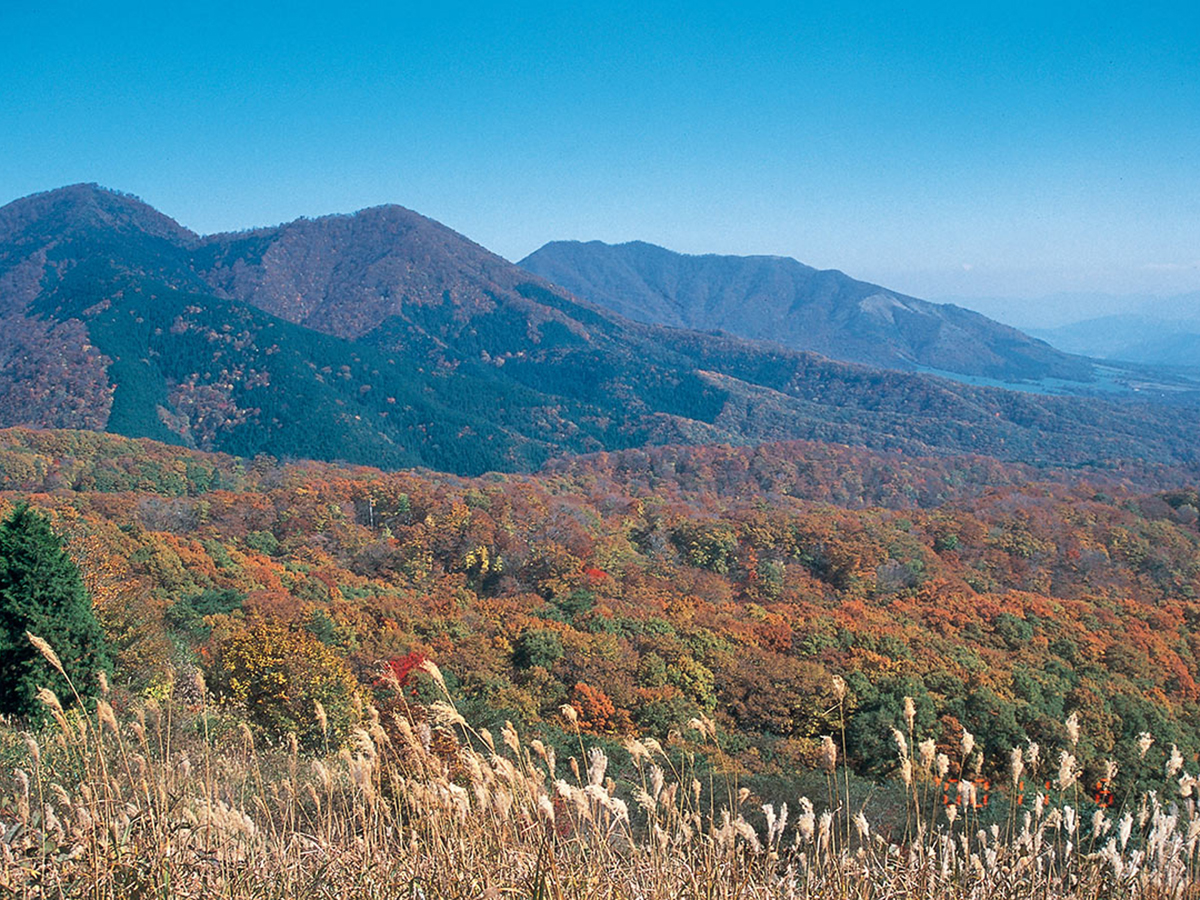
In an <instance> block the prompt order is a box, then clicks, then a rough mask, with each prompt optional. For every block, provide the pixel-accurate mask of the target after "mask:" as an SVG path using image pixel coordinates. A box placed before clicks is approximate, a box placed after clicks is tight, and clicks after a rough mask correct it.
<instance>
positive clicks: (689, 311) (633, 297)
mask: <svg viewBox="0 0 1200 900" xmlns="http://www.w3.org/2000/svg"><path fill="white" fill-rule="evenodd" d="M520 265H521V266H522V267H523V268H525V269H528V270H529V271H530V272H534V273H535V274H538V275H541V276H542V277H543V278H546V279H548V280H550V281H553V282H555V283H556V284H561V285H562V286H563V287H565V288H567V289H568V290H570V291H572V292H573V293H575V294H578V295H579V296H580V297H584V298H586V299H588V300H591V301H592V302H593V303H598V304H600V305H602V306H604V307H607V308H608V309H611V310H613V311H614V312H617V313H620V314H621V315H623V316H627V317H628V318H630V319H634V320H635V321H638V322H647V323H654V324H661V325H672V326H675V327H678V328H695V329H700V330H704V331H708V330H719V331H725V332H728V333H730V334H735V335H738V336H740V337H745V338H751V339H753V340H769V341H776V342H778V343H780V344H783V345H784V346H786V347H790V348H792V349H794V350H811V351H815V352H817V353H821V354H824V355H826V356H829V357H833V358H835V359H845V360H853V361H856V362H863V363H868V364H871V365H877V366H885V367H888V368H899V369H913V368H928V369H940V370H944V371H948V372H954V373H958V374H962V375H976V376H984V377H988V378H994V379H999V380H1003V381H1018V380H1038V379H1042V378H1059V379H1068V380H1081V381H1084V380H1088V379H1089V378H1090V377H1091V366H1090V364H1089V363H1088V362H1087V361H1086V360H1081V359H1077V358H1074V357H1071V356H1068V355H1067V354H1065V353H1061V352H1059V351H1058V350H1055V349H1054V348H1053V347H1050V346H1049V345H1047V344H1045V343H1043V342H1042V341H1040V340H1037V339H1034V338H1031V337H1029V336H1028V335H1025V334H1022V333H1021V332H1019V331H1017V330H1016V329H1014V328H1010V327H1008V326H1006V325H1001V324H1000V323H998V322H995V321H993V320H991V319H988V318H986V317H984V316H982V315H980V314H979V313H976V312H972V311H970V310H967V309H962V308H961V307H958V306H952V305H949V304H936V303H929V302H926V301H924V300H918V299H916V298H914V297H907V296H905V295H903V294H900V293H897V292H895V291H890V290H888V289H886V288H883V287H880V286H879V285H875V284H869V283H867V282H864V281H858V280H856V279H854V278H851V277H850V276H848V275H845V274H843V273H842V272H838V271H834V270H818V269H814V268H812V267H810V266H806V265H804V264H802V263H800V262H797V261H796V260H794V259H789V258H786V257H779V256H715V255H706V256H689V255H685V254H682V253H673V252H671V251H670V250H665V249H663V248H662V247H656V246H654V245H653V244H646V243H643V242H641V241H634V242H631V243H627V244H615V245H614V244H605V243H601V242H600V241H590V242H588V243H581V242H579V241H555V242H553V243H549V244H546V245H545V246H544V247H542V248H541V249H540V250H537V251H536V252H534V253H532V254H531V255H529V256H527V257H526V258H525V259H523V260H521V262H520Z"/></svg>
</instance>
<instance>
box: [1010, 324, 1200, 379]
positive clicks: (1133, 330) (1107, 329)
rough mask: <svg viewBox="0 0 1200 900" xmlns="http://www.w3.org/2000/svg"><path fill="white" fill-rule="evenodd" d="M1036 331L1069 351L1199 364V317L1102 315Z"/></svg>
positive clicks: (1128, 359) (1149, 361) (1129, 359)
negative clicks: (1171, 317)
mask: <svg viewBox="0 0 1200 900" xmlns="http://www.w3.org/2000/svg"><path fill="white" fill-rule="evenodd" d="M1034 333H1035V334H1036V335H1037V336H1038V337H1040V338H1042V339H1043V340H1045V341H1047V342H1048V343H1050V344H1052V345H1054V346H1055V347H1057V348H1058V349H1060V350H1063V351H1066V352H1067V353H1080V354H1086V355H1088V356H1094V357H1098V358H1100V359H1113V360H1122V361H1126V362H1138V363H1146V364H1149V365H1160V366H1200V319H1164V318H1157V317H1155V316H1148V315H1123V316H1103V317H1101V318H1098V319H1087V320H1085V321H1083V322H1075V323H1072V324H1070V325H1062V326H1059V327H1058V328H1046V329H1039V330H1038V331H1035V332H1034Z"/></svg>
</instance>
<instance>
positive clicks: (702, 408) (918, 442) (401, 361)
mask: <svg viewBox="0 0 1200 900" xmlns="http://www.w3.org/2000/svg"><path fill="white" fill-rule="evenodd" d="M16 204H17V205H16V206H15V207H14V206H13V205H12V204H10V205H9V207H5V208H4V209H0V222H3V223H6V225H7V227H6V229H5V230H4V232H3V235H4V237H3V239H0V326H2V327H0V425H10V424H12V425H15V424H28V425H33V426H38V427H75V428H89V429H92V430H98V431H103V430H108V431H114V432H117V433H121V434H126V435H130V436H135V437H151V438H154V439H158V440H165V441H169V442H173V443H178V444H182V445H185V446H190V447H197V448H200V449H207V450H217V451H223V452H229V453H234V454H237V455H241V456H253V455H254V454H256V453H269V454H271V455H274V456H276V457H279V458H295V457H309V458H315V459H325V460H345V461H348V462H354V463H366V464H372V465H379V466H383V467H385V468H399V467H409V466H426V467H429V468H434V469H442V470H446V471H453V472H459V473H463V474H478V473H481V472H484V471H489V470H496V471H529V470H532V469H536V468H538V467H539V466H541V465H542V464H543V463H545V461H546V460H548V459H550V458H553V457H555V456H559V455H562V454H578V453H590V452H600V451H613V450H621V449H628V448H634V447H641V446H647V445H655V444H671V443H684V444H704V443H714V442H727V443H732V444H751V443H757V442H761V441H771V440H789V439H807V440H821V441H832V442H840V443H846V444H855V445H860V446H864V447H874V448H877V449H890V450H901V451H904V452H910V453H923V454H928V453H934V454H937V453H946V452H983V453H988V454H991V455H995V456H997V457H998V458H1004V459H1016V460H1023V461H1026V462H1049V463H1054V464H1066V465H1075V464H1082V463H1086V462H1089V461H1092V462H1094V461H1101V462H1103V461H1104V460H1115V459H1119V458H1139V457H1144V458H1146V459H1148V460H1149V461H1152V462H1156V463H1170V464H1182V465H1191V464H1193V463H1195V462H1196V460H1197V454H1196V452H1195V451H1194V449H1193V443H1192V442H1191V440H1190V436H1191V434H1193V433H1194V426H1195V423H1194V422H1193V419H1194V418H1195V416H1194V415H1192V413H1190V412H1185V413H1182V414H1180V413H1171V414H1168V413H1165V412H1163V411H1161V410H1158V409H1157V408H1156V407H1153V406H1149V405H1146V404H1141V403H1137V404H1135V403H1120V404H1117V403H1100V402H1098V401H1091V400H1074V399H1063V398H1052V397H1043V396H1034V395H1020V394H1014V393H1011V392H1006V391H1000V390H993V389H989V388H976V387H970V386H967V385H963V384H956V383H953V382H950V381H945V380H943V379H939V378H934V377H929V376H926V375H920V374H913V373H905V372H900V371H884V370H878V369H872V368H868V367H864V366H861V365H857V364H852V363H843V362H836V361H832V360H829V359H826V358H824V357H821V356H819V355H816V354H814V353H808V352H796V351H792V350H789V349H787V348H784V347H782V346H780V345H778V344H767V343H762V342H754V341H750V340H746V339H743V338H739V337H736V336H733V335H730V334H727V333H724V334H711V333H703V332H699V331H695V330H687V329H678V328H671V327H665V326H661V325H648V324H644V323H638V322H634V321H632V320H629V319H626V318H624V317H622V316H620V315H619V314H617V313H615V312H612V311H611V310H608V309H605V308H604V307H602V306H599V305H596V304H593V303H590V302H588V301H587V300H584V299H580V298H578V297H576V296H574V295H573V294H571V293H570V292H569V291H567V290H565V289H563V288H561V287H559V286H557V285H555V284H553V283H552V282H550V281H547V280H545V279H543V278H541V277H539V276H536V275H533V274H530V273H528V272H526V271H525V270H523V269H520V268H519V267H516V266H514V265H512V264H511V263H508V262H507V261H505V260H503V259H502V258H501V257H499V256H497V255H495V254H493V253H491V252H490V251H487V250H486V249H485V248H483V247H481V246H480V245H478V244H476V243H474V242H472V241H470V240H469V239H467V238H465V237H463V236H461V235H458V234H457V233H456V232H454V231H452V230H451V229H449V228H446V227H445V226H443V225H441V224H440V223H437V222H435V221H434V220H431V219H427V218H426V217H424V216H421V215H420V214H419V213H415V212H413V211H411V210H407V209H405V208H403V207H398V206H395V205H390V206H383V207H373V208H371V209H369V210H365V211H361V212H359V213H355V214H350V215H338V216H329V217H321V218H320V219H301V220H297V221H295V222H292V223H285V224H283V225H279V226H273V227H270V228H263V229H254V230H251V231H244V232H238V233H233V234H221V235H209V236H206V237H199V236H196V235H195V234H194V233H192V232H190V231H188V230H187V229H184V228H182V226H179V225H178V224H177V223H174V222H173V220H170V219H169V218H168V217H166V216H163V215H162V214H161V213H157V212H156V211H154V210H153V209H152V208H150V207H147V206H145V204H141V203H140V201H136V200H134V199H132V198H128V197H126V196H124V195H119V194H113V193H112V192H105V191H103V190H100V189H97V188H94V187H89V186H72V187H70V188H67V189H63V190H61V191H59V192H48V193H47V194H42V195H35V196H34V197H33V198H26V199H25V200H23V201H16ZM143 226H144V227H143Z"/></svg>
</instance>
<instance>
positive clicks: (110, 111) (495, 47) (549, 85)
mask: <svg viewBox="0 0 1200 900" xmlns="http://www.w3.org/2000/svg"><path fill="white" fill-rule="evenodd" d="M179 6H180V7H182V5H179ZM1001 6H1004V7H1006V8H999V7H1001ZM175 7H176V4H168V3H153V4H151V3H146V4H130V3H119V2H117V3H86V4H84V3H79V4H70V3H55V2H47V3H40V4H33V3H25V4H16V3H0V85H2V87H0V202H7V201H8V200H11V199H14V198H16V197H19V196H23V195H25V194H28V193H32V192H34V191H38V190H44V189H47V188H51V187H56V186H59V185H62V184H66V183H71V182H77V181H97V182H100V183H102V184H105V185H108V186H111V187H116V188H119V189H122V190H125V191H130V192H132V193H135V194H137V195H139V196H141V197H142V198H143V199H145V200H146V201H148V202H150V203H152V204H153V205H154V206H156V207H158V208H159V209H161V210H163V211H164V212H167V213H168V214H170V215H172V216H174V217H175V218H177V219H179V220H180V221H181V222H182V223H183V224H185V225H187V226H189V227H191V228H193V229H196V230H197V231H201V232H211V231H217V230H229V229H238V228H243V227H249V226H253V225H261V224H272V223H275V222H279V221H284V220H288V219H292V218H295V217H297V216H301V215H310V216H315V215H320V214H324V213H329V212H346V211H351V210H354V209H358V208H362V207H364V206H371V205H375V204H379V203H385V202H396V203H401V204H403V205H405V206H409V207H411V208H413V209H416V210H418V211H419V212H422V213H424V214H426V215H429V216H432V217H433V218H436V219H438V220H440V221H443V222H445V223H446V224H448V225H450V226H451V227H453V228H455V229H457V230H459V231H461V232H463V233H465V234H466V235H468V236H469V237H471V238H472V239H474V240H476V241H478V242H479V243H481V244H483V245H485V246H487V247H489V248H491V249H493V250H495V251H497V252H498V253H501V254H502V255H504V256H506V257H508V258H510V259H514V260H515V259H519V258H520V257H522V256H524V255H525V254H526V253H529V252H531V251H532V250H534V249H536V248H537V247H538V246H540V245H541V244H542V243H544V242H545V241H548V240H552V239H558V238H579V239H591V238H599V239H602V240H607V241H621V240H631V239H643V240H648V241H652V242H654V243H659V244H662V245H664V246H667V247H670V248H672V249H676V250H680V251H685V252H722V253H775V254H783V255H789V256H795V257H797V258H799V259H801V260H803V261H805V262H808V263H810V264H812V265H817V266H821V267H832V268H840V269H843V270H845V271H848V272H850V273H851V274H854V275H856V276H859V277H863V278H868V279H871V280H875V281H879V282H882V283H884V284H887V285H889V286H891V287H894V288H897V289H900V290H906V291H908V292H910V293H915V294H918V295H920V296H931V297H935V298H936V297H939V296H951V295H952V296H957V297H973V296H979V297H984V296H997V295H1002V296H1010V295H1011V296H1036V295H1041V294H1050V293H1054V292H1059V291H1083V292H1089V291H1109V292H1113V293H1175V292H1182V291H1186V290H1195V289H1198V288H1200V12H1198V11H1197V7H1196V5H1195V4H1188V5H1184V4H1178V5H1159V6H1154V5H1149V6H1146V5H1142V6H1139V7H1138V8H1137V9H1135V8H1134V5H1133V4H1128V5H1126V6H1123V7H1120V8H1118V7H1112V8H1108V7H1107V6H1106V5H1105V4H1104V3H1079V4H1075V3H1071V4H1055V8H1054V9H1052V10H1046V9H1038V8H1036V7H1034V6H1032V5H1031V6H1028V7H1025V6H1023V5H1019V4H1017V5H1004V4H987V5H986V6H985V5H980V6H978V7H976V6H973V5H971V4H939V5H933V4H921V3H859V4H834V3H824V4H814V5H811V6H806V5H804V4H797V3H788V4H778V5H774V4H746V5H739V6H734V5H718V4H708V3H703V2H692V3H679V4H656V3H651V2H646V3H637V4H626V3H620V2H607V3H600V4H593V3H589V2H582V3H571V4H565V3H556V4H508V5H484V6H479V5H472V4H463V3H436V4H435V3H422V4H407V3H377V4H362V3H356V2H337V3H328V4H321V5H307V4H304V3H291V4H271V5H267V4H254V3H237V4H223V3H210V4H203V5H200V4H189V5H187V6H186V7H182V8H175Z"/></svg>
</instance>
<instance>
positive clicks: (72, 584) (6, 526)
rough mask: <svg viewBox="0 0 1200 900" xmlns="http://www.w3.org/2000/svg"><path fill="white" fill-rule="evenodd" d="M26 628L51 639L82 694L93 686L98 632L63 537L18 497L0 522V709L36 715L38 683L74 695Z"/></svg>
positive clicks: (100, 655)
mask: <svg viewBox="0 0 1200 900" xmlns="http://www.w3.org/2000/svg"><path fill="white" fill-rule="evenodd" d="M26 632H32V633H33V634H35V635H37V636H38V637H42V638H45V639H46V640H47V641H49V642H50V646H51V647H53V648H54V650H55V652H56V653H57V654H58V657H59V659H60V660H61V661H62V664H63V668H64V669H65V670H66V672H67V675H68V676H69V677H70V678H71V681H72V683H73V684H74V686H75V690H76V691H77V692H78V693H79V694H80V695H81V696H88V695H92V694H94V693H95V690H96V687H97V682H96V673H97V672H98V671H99V670H101V669H106V670H107V669H108V668H109V667H110V663H109V656H108V649H107V647H106V645H105V640H104V633H103V631H101V629H100V626H99V624H98V623H97V622H96V617H95V615H93V613H92V605H91V602H90V600H89V599H88V595H87V589H86V588H85V587H84V585H83V579H82V578H81V577H80V574H79V569H78V567H77V566H76V565H75V563H74V562H73V561H72V560H71V557H70V556H68V555H67V552H66V550H65V549H64V547H63V541H62V538H60V537H59V536H58V535H57V534H55V533H54V530H53V529H52V528H51V527H50V522H49V520H48V519H46V517H45V516H42V515H39V514H38V513H36V512H34V511H33V510H32V509H30V508H29V505H28V504H24V503H23V504H20V505H18V506H17V507H16V509H14V510H13V512H12V514H11V515H9V517H8V518H7V519H5V520H4V521H3V522H0V713H5V714H8V715H17V716H27V715H38V714H40V712H41V710H40V709H39V705H38V703H37V700H36V696H35V695H36V693H37V689H38V688H39V687H48V688H50V689H51V690H53V691H54V692H55V693H56V694H58V696H59V697H60V698H61V699H62V701H63V703H64V704H65V703H66V702H67V701H68V700H69V699H71V697H72V692H71V690H70V688H69V687H68V685H67V684H66V682H65V681H64V680H63V677H62V676H61V675H60V674H59V673H58V672H56V671H55V670H54V669H53V668H52V667H51V666H50V665H49V663H47V662H46V661H45V659H43V658H42V656H41V654H40V653H38V651H37V650H36V649H35V648H34V647H33V646H32V645H31V644H30V643H29V639H28V637H26Z"/></svg>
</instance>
